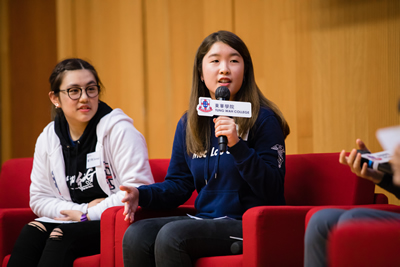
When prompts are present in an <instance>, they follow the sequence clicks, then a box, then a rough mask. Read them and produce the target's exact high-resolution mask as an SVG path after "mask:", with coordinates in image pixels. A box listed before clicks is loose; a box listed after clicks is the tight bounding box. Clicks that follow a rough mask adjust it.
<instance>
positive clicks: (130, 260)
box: [123, 216, 242, 267]
mask: <svg viewBox="0 0 400 267" xmlns="http://www.w3.org/2000/svg"><path fill="white" fill-rule="evenodd" d="M230 236H234V237H242V221H240V220H232V219H218V220H212V219H204V220H196V219H192V218H189V217H187V216H177V217H163V218H153V219H146V220H141V221H137V222H135V223H133V224H132V225H130V226H129V228H128V229H127V230H126V232H125V235H124V239H123V254H124V266H125V267H130V266H132V267H133V266H134V267H137V266H142V267H147V266H157V267H161V266H163V267H167V266H168V267H179V266H188V267H189V266H192V262H193V261H194V260H196V259H198V258H200V257H206V256H221V255H231V254H232V253H231V250H230V247H231V245H232V243H234V242H235V241H237V240H235V239H232V238H230Z"/></svg>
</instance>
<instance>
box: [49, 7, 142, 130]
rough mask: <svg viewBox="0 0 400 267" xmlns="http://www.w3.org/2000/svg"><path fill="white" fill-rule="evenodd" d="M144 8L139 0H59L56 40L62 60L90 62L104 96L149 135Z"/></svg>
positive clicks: (104, 98) (103, 98)
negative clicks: (98, 77) (95, 71)
mask: <svg viewBox="0 0 400 267" xmlns="http://www.w3.org/2000/svg"><path fill="white" fill-rule="evenodd" d="M142 8H143V6H142V1H140V0H133V1H128V0H121V1H114V0H105V1H91V0H87V1H63V0H57V17H58V21H57V25H58V32H57V38H58V41H59V43H60V44H59V46H58V48H59V50H58V58H59V60H61V59H64V58H68V57H80V58H83V59H87V60H89V61H90V62H91V63H92V64H93V65H94V67H95V68H96V70H97V71H98V73H99V76H100V79H101V80H102V82H103V84H104V86H105V91H104V93H103V95H102V100H104V101H105V102H106V103H107V104H109V105H110V106H111V107H113V108H122V109H123V111H124V112H125V113H126V114H128V115H129V116H130V117H132V118H133V119H134V125H135V127H136V128H137V129H138V130H139V131H140V132H142V133H143V134H144V135H146V126H145V113H146V105H145V94H146V90H145V83H144V81H145V77H146V73H145V69H144V61H143V58H144V49H145V47H144V40H143V18H142V17H143V10H142ZM64 44H65V45H64Z"/></svg>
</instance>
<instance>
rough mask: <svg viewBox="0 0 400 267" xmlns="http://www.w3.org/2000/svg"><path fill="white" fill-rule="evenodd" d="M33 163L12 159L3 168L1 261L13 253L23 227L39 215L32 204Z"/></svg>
mask: <svg viewBox="0 0 400 267" xmlns="http://www.w3.org/2000/svg"><path fill="white" fill-rule="evenodd" d="M32 163H33V161H32V158H20V159H12V160H9V161H6V162H4V164H3V166H2V168H1V173H0V225H1V227H0V262H1V261H3V259H4V257H5V256H6V255H9V254H10V253H11V251H12V249H13V245H14V243H15V240H16V239H17V237H18V235H19V233H20V232H21V229H22V227H23V226H24V225H25V224H26V223H28V222H30V221H32V220H34V219H35V218H36V216H35V214H34V213H33V212H32V210H31V209H30V207H29V185H30V183H31V180H30V175H31V170H32ZM6 262H8V257H7V260H6ZM3 266H6V264H5V265H3Z"/></svg>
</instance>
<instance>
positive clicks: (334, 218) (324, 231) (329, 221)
mask: <svg viewBox="0 0 400 267" xmlns="http://www.w3.org/2000/svg"><path fill="white" fill-rule="evenodd" d="M343 212H344V210H341V209H323V210H319V211H317V212H316V213H314V215H313V216H312V217H311V219H310V221H309V222H308V225H307V230H306V236H305V241H306V242H313V240H314V239H315V238H320V237H323V238H325V237H326V236H327V235H328V234H329V232H330V230H331V229H332V227H334V226H335V225H336V224H337V222H338V220H339V218H340V216H341V214H342V213H343Z"/></svg>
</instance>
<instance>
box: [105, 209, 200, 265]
mask: <svg viewBox="0 0 400 267" xmlns="http://www.w3.org/2000/svg"><path fill="white" fill-rule="evenodd" d="M123 211H124V207H123V206H119V207H112V208H109V209H107V210H106V211H104V212H103V214H102V216H101V266H107V267H111V266H124V265H123V255H122V239H123V237H124V234H125V231H126V229H127V228H128V227H129V225H130V223H129V222H126V221H125V220H124V217H125V216H123V215H122V213H123ZM195 213H196V209H195V208H194V207H193V206H192V205H182V206H180V207H179V208H177V209H173V210H144V209H142V208H140V207H139V208H138V210H137V211H136V213H135V221H138V220H143V219H146V218H154V217H166V216H184V215H186V214H192V215H193V214H195Z"/></svg>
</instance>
